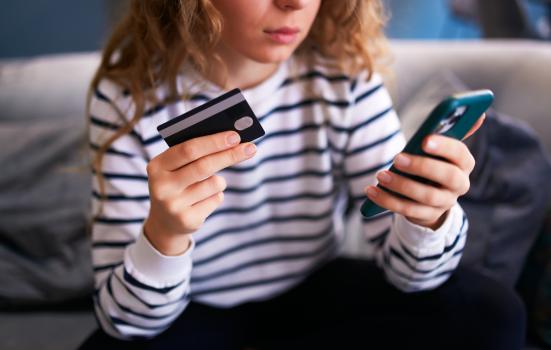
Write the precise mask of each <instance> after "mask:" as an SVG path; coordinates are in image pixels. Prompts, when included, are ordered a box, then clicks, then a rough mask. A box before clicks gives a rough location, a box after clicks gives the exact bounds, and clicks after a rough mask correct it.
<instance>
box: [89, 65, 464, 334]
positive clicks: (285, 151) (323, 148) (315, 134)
mask: <svg viewBox="0 0 551 350" xmlns="http://www.w3.org/2000/svg"><path fill="white" fill-rule="evenodd" d="M198 82H199V83H198ZM179 89H181V91H182V92H186V93H187V96H189V98H186V99H182V100H181V101H179V102H177V103H174V104H170V105H158V106H148V107H149V109H147V111H146V113H145V115H144V116H143V118H142V119H141V121H140V122H139V123H138V124H137V126H136V127H135V128H134V129H133V131H132V132H130V133H129V134H126V135H124V136H122V137H121V138H119V139H118V140H117V141H116V142H115V143H114V144H113V145H112V147H111V148H110V149H109V150H108V152H107V154H106V155H105V157H104V161H103V166H102V172H103V175H104V176H105V180H106V192H107V195H108V196H107V198H105V199H100V197H99V186H98V183H97V179H95V178H94V183H93V189H94V192H93V194H92V203H93V208H94V210H95V211H97V208H98V206H99V204H100V202H102V204H103V212H102V213H101V215H100V216H98V217H97V218H96V219H95V220H94V223H93V242H92V248H93V261H94V272H95V288H96V293H95V306H96V314H97V316H98V319H99V321H100V323H101V326H102V327H103V328H104V330H105V331H106V332H108V333H109V334H111V335H113V336H115V337H119V338H131V337H152V336H154V335H156V334H158V333H160V332H162V331H163V330H164V329H166V328H167V327H168V326H169V325H170V324H171V322H173V321H174V319H175V318H177V317H178V315H179V314H180V313H181V312H185V308H186V305H187V304H188V303H189V301H190V300H193V301H196V302H200V303H204V304H208V305H211V306H216V307H231V306H234V305H237V304H240V303H243V302H247V301H253V300H262V299H267V298H270V297H273V296H275V295H277V294H279V293H282V292H284V291H286V290H288V289H289V288H291V287H293V286H294V285H296V284H298V283H300V281H301V280H303V279H304V278H305V277H306V276H307V275H308V274H309V273H311V272H312V271H313V270H314V269H316V268H317V267H319V266H320V265H321V264H323V263H324V262H326V261H328V260H330V259H332V258H334V257H335V256H336V255H337V254H338V251H339V245H340V243H341V241H342V236H343V230H342V220H343V213H344V211H345V209H346V207H347V206H348V205H353V208H354V209H353V210H356V211H358V210H359V206H360V205H361V203H362V201H363V199H364V198H365V194H364V191H363V189H364V188H365V187H366V186H367V185H368V184H373V183H375V182H376V180H375V174H376V172H377V171H379V170H381V169H383V168H386V167H388V166H389V165H390V163H391V161H392V159H393V157H394V156H395V155H396V154H397V153H398V152H400V151H401V150H402V148H403V146H404V144H405V142H404V138H403V135H402V133H401V132H400V124H399V121H398V118H397V116H396V113H395V112H394V110H393V109H392V103H391V99H390V97H389V95H388V93H387V91H386V89H385V88H384V86H383V84H382V80H381V77H380V76H378V75H374V76H373V78H372V79H371V80H370V81H367V80H366V74H360V75H359V76H357V77H353V78H351V77H347V76H345V75H342V74H341V73H340V72H339V71H338V70H336V69H334V68H331V67H330V65H328V64H326V63H324V61H323V60H318V63H315V64H313V65H307V64H304V63H301V61H299V60H298V59H290V60H288V61H287V62H285V63H283V64H281V65H280V67H279V68H278V70H277V71H276V73H275V74H273V75H272V76H271V77H270V78H268V79H267V80H266V81H264V82H262V83H261V84H260V85H258V86H256V87H254V88H251V89H247V90H244V91H243V94H244V95H245V97H246V99H247V100H248V102H249V104H250V105H251V107H252V108H253V110H254V111H255V113H256V114H257V116H259V119H260V122H261V124H262V126H263V127H264V129H265V130H266V135H264V136H263V137H262V138H260V139H258V140H256V141H255V143H256V145H257V153H256V155H255V156H254V157H253V158H251V159H249V160H246V161H244V162H242V163H239V164H237V165H235V166H232V167H230V168H226V169H224V170H222V171H221V172H219V173H218V175H221V176H223V177H224V178H225V179H226V182H227V189H226V190H225V199H224V202H223V203H222V204H221V206H220V207H219V208H218V209H217V210H216V211H215V212H214V213H212V215H210V216H209V217H208V219H207V220H206V222H205V223H204V225H203V226H202V227H201V228H200V229H199V230H198V231H197V232H195V233H194V234H193V235H192V238H193V240H192V246H191V248H190V249H188V251H186V252H185V253H184V254H182V255H181V256H171V257H168V256H163V255H162V254H160V253H159V252H158V251H157V250H155V249H154V248H153V247H152V246H151V244H150V243H149V242H148V241H147V239H146V238H145V237H144V235H143V232H142V224H143V221H144V220H145V218H146V217H147V215H148V211H149V204H150V203H149V196H148V184H147V173H146V165H147V163H148V161H149V160H150V159H152V158H153V157H155V156H156V155H158V154H159V153H161V152H163V151H164V150H166V149H167V146H166V144H165V143H164V141H163V140H162V139H161V138H160V136H159V135H158V133H157V130H156V127H157V125H159V124H161V123H163V122H165V121H167V120H169V119H171V118H174V117H176V116H178V115H180V114H182V113H183V112H185V111H187V110H190V109H191V108H193V107H196V106H198V105H200V104H202V103H204V102H206V101H208V100H209V99H211V98H214V97H216V96H218V95H220V94H222V93H223V91H221V90H220V89H219V88H218V87H216V86H214V85H212V84H210V83H207V82H204V81H201V79H200V77H199V76H198V75H197V73H194V72H192V71H188V72H187V73H182V75H181V76H180V78H179ZM157 93H158V96H159V97H161V98H162V97H163V96H164V95H163V94H165V93H166V90H165V89H164V88H159V89H158V91H157ZM90 107H91V108H90V121H91V123H90V146H91V149H92V153H93V154H94V153H95V152H96V150H97V147H98V146H99V145H101V144H102V143H103V142H104V141H105V140H106V139H107V138H108V137H109V136H110V135H112V134H113V133H114V132H115V130H116V129H117V128H118V127H120V125H122V123H123V118H130V116H132V114H133V104H132V101H131V99H130V97H129V96H127V95H125V94H124V93H123V92H122V90H121V89H120V88H119V87H118V86H116V85H115V84H113V83H111V82H109V81H105V80H104V81H102V82H101V83H100V85H99V87H98V89H97V91H96V93H95V96H94V97H93V99H92V102H91V106H90ZM117 110H118V112H117ZM467 227H468V223H467V220H466V217H465V215H464V212H463V210H462V209H461V207H460V206H459V205H455V206H454V207H453V208H452V210H451V211H450V213H449V215H448V217H447V219H446V221H445V222H444V224H443V225H442V226H441V227H440V228H439V229H438V230H437V231H432V230H430V229H426V228H422V227H420V226H417V225H413V224H411V223H410V222H408V221H407V220H406V219H405V218H404V217H402V216H401V215H393V214H389V215H384V216H382V217H380V218H377V219H374V220H363V224H362V230H363V234H364V235H365V237H366V242H368V247H367V249H368V250H369V252H368V253H369V255H370V256H371V257H372V258H373V259H374V260H376V261H377V263H378V265H379V266H380V267H381V268H382V269H383V270H384V271H385V273H386V276H387V278H388V280H389V281H390V282H391V283H393V284H394V285H396V286H397V287H398V288H400V289H402V290H404V291H416V290H422V289H430V288H434V287H436V286H438V285H440V284H442V283H443V282H444V281H445V280H446V279H447V278H448V277H449V276H450V274H451V273H452V272H453V270H454V269H455V267H456V266H457V264H458V262H459V260H460V258H461V252H462V249H463V246H464V244H465V239H466V232H467ZM366 278H367V276H366ZM335 283H338V281H335Z"/></svg>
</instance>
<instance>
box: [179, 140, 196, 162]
mask: <svg viewBox="0 0 551 350" xmlns="http://www.w3.org/2000/svg"><path fill="white" fill-rule="evenodd" d="M180 153H181V155H182V157H183V158H184V159H186V160H194V159H196V154H197V153H196V151H195V147H193V144H192V143H191V142H184V143H182V145H181V147H180Z"/></svg>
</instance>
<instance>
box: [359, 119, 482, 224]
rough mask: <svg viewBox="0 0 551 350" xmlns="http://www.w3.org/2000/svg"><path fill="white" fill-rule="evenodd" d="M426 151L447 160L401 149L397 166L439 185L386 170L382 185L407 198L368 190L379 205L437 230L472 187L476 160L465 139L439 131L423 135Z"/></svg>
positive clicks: (378, 189) (378, 178) (396, 159)
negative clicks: (443, 134) (407, 152)
mask: <svg viewBox="0 0 551 350" xmlns="http://www.w3.org/2000/svg"><path fill="white" fill-rule="evenodd" d="M484 118H485V115H482V116H481V117H480V118H479V120H478V121H477V123H476V124H475V125H474V126H473V127H472V128H471V130H470V131H469V132H468V133H467V135H466V136H465V138H464V139H466V138H468V137H469V136H471V135H472V134H474V133H475V132H476V130H478V128H479V127H480V126H481V125H482V124H483V123H484ZM423 151H425V152H426V153H428V154H431V155H434V156H437V157H440V158H443V159H446V160H447V161H443V160H438V159H434V158H431V157H426V156H418V155H411V154H406V153H400V154H398V155H397V156H396V158H395V159H394V166H395V167H396V168H397V169H398V170H400V171H401V172H404V173H408V174H411V175H416V176H419V177H422V178H425V179H428V180H430V181H432V182H434V183H436V186H434V185H429V184H424V183H421V182H418V181H415V180H412V179H409V178H407V177H404V176H401V175H398V174H396V173H393V172H390V171H388V170H384V171H381V172H379V173H378V174H377V180H379V182H380V183H381V185H382V186H384V187H385V188H388V189H389V190H391V191H393V192H396V193H399V194H401V195H403V196H405V197H407V198H400V197H397V196H395V195H393V194H391V193H389V192H387V191H384V190H381V189H380V188H377V187H376V186H369V187H368V188H367V189H366V192H367V196H368V197H369V199H371V200H372V201H373V202H375V204H377V205H378V206H380V207H383V208H386V209H388V210H390V211H393V212H395V213H399V214H402V215H404V216H405V217H406V218H407V219H408V220H409V221H410V222H412V223H414V224H417V225H421V226H424V227H428V228H431V229H433V230H436V229H438V228H439V227H440V226H441V225H442V223H443V222H444V220H445V219H446V214H447V213H448V211H449V209H450V208H451V207H453V206H454V205H455V203H456V202H457V198H458V197H459V196H462V195H464V194H465V193H467V191H468V190H469V187H470V182H469V175H470V173H471V172H472V171H473V169H474V166H475V160H474V157H473V156H472V154H471V152H470V151H469V149H468V148H467V146H466V145H465V144H464V143H463V142H461V141H459V140H456V139H453V138H451V137H446V136H442V135H438V134H432V135H429V136H427V137H426V138H425V139H424V141H423Z"/></svg>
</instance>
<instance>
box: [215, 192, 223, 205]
mask: <svg viewBox="0 0 551 350" xmlns="http://www.w3.org/2000/svg"><path fill="white" fill-rule="evenodd" d="M216 201H217V203H218V204H220V203H222V202H223V201H224V192H218V193H217V195H216Z"/></svg>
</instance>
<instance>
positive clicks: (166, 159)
mask: <svg viewBox="0 0 551 350" xmlns="http://www.w3.org/2000/svg"><path fill="white" fill-rule="evenodd" d="M232 137H233V138H232ZM239 142H240V137H239V134H238V133H236V132H234V131H225V132H221V133H216V134H212V135H207V136H201V137H196V138H193V139H191V140H188V141H185V142H182V143H180V144H178V145H175V146H173V147H170V148H169V149H167V150H166V151H164V152H162V153H161V154H159V155H158V156H157V157H155V158H154V159H152V160H151V162H150V163H154V165H155V167H156V168H159V169H163V170H167V171H174V170H176V169H179V168H181V167H183V166H185V165H187V164H189V163H191V162H193V161H195V160H197V159H199V158H202V157H204V156H206V155H209V154H212V153H216V152H220V151H223V150H226V149H228V148H231V147H234V146H236V145H237V144H239Z"/></svg>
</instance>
